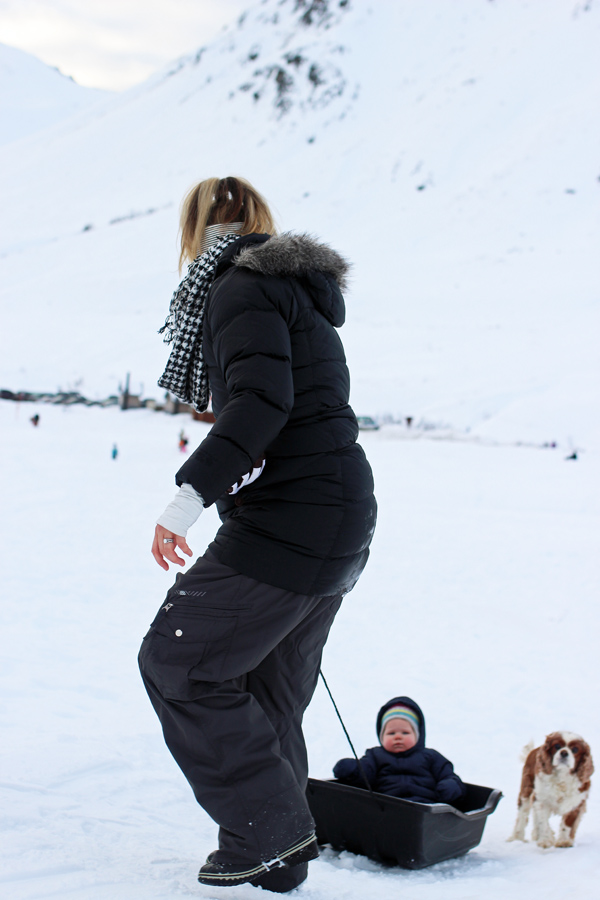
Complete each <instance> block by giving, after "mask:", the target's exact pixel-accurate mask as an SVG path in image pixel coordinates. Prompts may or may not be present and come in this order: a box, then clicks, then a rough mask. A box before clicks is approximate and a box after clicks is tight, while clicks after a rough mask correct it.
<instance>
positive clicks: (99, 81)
mask: <svg viewBox="0 0 600 900" xmlns="http://www.w3.org/2000/svg"><path fill="white" fill-rule="evenodd" d="M255 2H256V0H0V43H3V44H9V45H10V46H12V47H18V48H19V49H20V50H26V51H27V52H28V53H33V54H34V55H35V56H37V57H39V58H40V59H41V60H43V61H44V62H45V63H47V64H48V65H51V66H56V67H57V68H59V69H60V71H61V72H63V73H64V74H65V75H71V76H72V77H73V78H74V79H75V81H77V82H79V84H83V85H87V86H89V87H99V88H107V89H110V90H117V91H118V90H124V89H125V88H128V87H131V86H132V85H134V84H137V83H138V82H140V81H143V80H144V79H145V78H147V77H148V76H149V75H151V74H152V72H154V71H156V69H159V68H160V67H161V66H163V65H165V64H166V63H168V62H169V61H170V60H172V59H175V58H176V57H178V56H182V55H184V54H186V53H191V52H192V51H194V50H196V49H197V48H198V47H201V46H203V45H204V44H206V43H207V42H208V41H210V39H211V38H212V37H214V36H215V35H216V34H217V33H218V32H219V31H220V30H221V28H222V27H223V26H224V25H227V24H229V23H231V22H233V21H235V19H236V18H237V17H238V15H239V14H240V13H241V12H243V10H244V9H247V8H248V7H249V6H253V5H254V4H255Z"/></svg>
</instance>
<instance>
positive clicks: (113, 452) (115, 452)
mask: <svg viewBox="0 0 600 900" xmlns="http://www.w3.org/2000/svg"><path fill="white" fill-rule="evenodd" d="M110 455H111V456H112V458H113V459H116V458H117V456H118V455H119V448H118V447H117V445H116V444H113V448H112V450H111V454H110Z"/></svg>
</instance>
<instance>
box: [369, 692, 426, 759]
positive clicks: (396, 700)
mask: <svg viewBox="0 0 600 900" xmlns="http://www.w3.org/2000/svg"><path fill="white" fill-rule="evenodd" d="M391 706H408V707H409V709H412V710H413V712H414V713H415V714H416V716H417V718H418V720H419V739H418V740H417V743H416V744H415V746H414V747H411V748H410V750H405V751H404V752H403V753H402V754H398V755H402V756H410V755H411V754H413V753H416V752H418V751H420V750H423V749H424V748H425V716H424V715H423V712H422V710H421V707H420V706H419V705H418V704H417V703H415V701H414V700H411V698H410V697H393V698H392V699H391V700H388V702H387V703H384V704H383V706H382V707H381V709H380V710H379V712H378V713H377V721H376V726H375V727H376V730H377V739H378V740H379V735H380V733H381V720H382V719H383V716H384V714H385V712H386V710H388V709H389V708H390V707H391ZM379 743H381V741H379Z"/></svg>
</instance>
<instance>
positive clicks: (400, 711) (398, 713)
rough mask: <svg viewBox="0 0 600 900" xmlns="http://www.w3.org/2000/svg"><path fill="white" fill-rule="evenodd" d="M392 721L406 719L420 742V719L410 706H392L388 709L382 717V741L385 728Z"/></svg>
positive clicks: (380, 735) (380, 736) (380, 730)
mask: <svg viewBox="0 0 600 900" xmlns="http://www.w3.org/2000/svg"><path fill="white" fill-rule="evenodd" d="M390 719H406V721H407V722H408V723H409V725H410V726H411V727H412V730H413V731H414V733H415V737H416V739H417V740H419V717H418V716H417V714H416V712H415V711H414V709H411V708H410V707H409V706H390V708H389V709H386V711H385V712H384V714H383V716H382V717H381V728H380V729H379V740H380V741H381V739H382V738H383V732H384V731H385V726H386V725H387V723H388V722H389V721H390Z"/></svg>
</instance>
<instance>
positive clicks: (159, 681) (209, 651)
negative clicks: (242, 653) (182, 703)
mask: <svg viewBox="0 0 600 900" xmlns="http://www.w3.org/2000/svg"><path fill="white" fill-rule="evenodd" d="M239 612H240V610H239V609H228V608H224V609H216V608H211V607H206V606H203V605H202V604H201V603H195V602H193V601H182V600H179V599H174V600H173V602H167V603H166V604H165V605H164V606H163V607H162V608H161V609H160V610H159V612H158V614H157V616H156V618H155V619H154V622H153V623H152V625H151V626H150V630H149V632H148V634H147V635H146V636H145V638H144V640H143V643H142V647H141V649H140V655H139V664H140V669H141V672H142V676H144V677H147V678H149V679H150V680H151V681H152V682H153V684H154V685H155V686H156V687H157V688H158V690H159V692H160V693H161V694H162V696H163V697H164V698H165V699H167V700H194V699H196V698H197V697H198V696H199V695H200V694H201V693H203V689H202V687H201V685H199V684H197V682H205V681H213V682H215V681H216V682H218V681H220V680H221V673H222V671H223V667H224V665H225V663H226V661H227V657H228V654H229V649H230V646H231V641H232V639H233V635H234V632H235V629H236V627H237V622H238V613H239Z"/></svg>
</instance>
